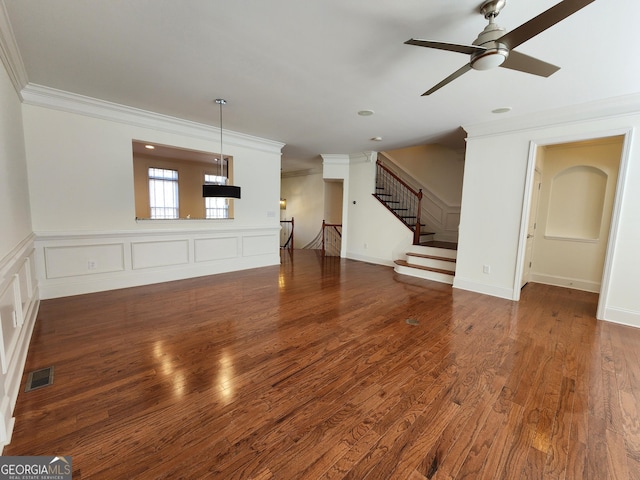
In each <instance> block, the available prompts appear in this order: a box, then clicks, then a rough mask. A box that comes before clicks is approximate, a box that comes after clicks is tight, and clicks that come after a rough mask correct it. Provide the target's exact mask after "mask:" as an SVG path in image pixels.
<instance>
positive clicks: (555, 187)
mask: <svg viewBox="0 0 640 480" xmlns="http://www.w3.org/2000/svg"><path fill="white" fill-rule="evenodd" d="M607 182H608V175H607V173H606V172H604V171H603V170H601V169H600V168H597V167H594V166H590V165H576V166H573V167H569V168H567V169H565V170H562V171H561V172H558V173H557V174H556V175H555V176H554V177H553V180H552V184H551V194H550V196H549V210H548V211H549V216H548V219H547V225H546V231H545V236H547V237H554V238H566V239H572V240H584V241H596V240H598V238H599V236H600V227H601V225H602V215H603V210H604V205H605V198H606V197H605V196H606V192H607Z"/></svg>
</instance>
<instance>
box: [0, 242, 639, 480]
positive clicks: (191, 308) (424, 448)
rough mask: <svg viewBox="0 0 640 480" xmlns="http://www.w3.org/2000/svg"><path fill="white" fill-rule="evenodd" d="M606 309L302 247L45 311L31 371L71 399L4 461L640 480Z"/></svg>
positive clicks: (97, 479) (192, 470)
mask: <svg viewBox="0 0 640 480" xmlns="http://www.w3.org/2000/svg"><path fill="white" fill-rule="evenodd" d="M597 301H598V298H597V295H595V294H592V293H588V292H579V291H576V290H568V289H564V288H558V287H552V286H547V285H538V284H528V285H527V286H526V287H524V289H523V290H522V295H521V300H520V302H511V301H508V300H504V299H499V298H493V297H489V296H484V295H480V294H476V293H473V292H468V291H463V290H459V289H452V287H451V286H450V285H445V284H439V283H434V282H431V281H428V280H421V279H416V278H404V277H403V276H401V275H398V274H396V273H395V272H393V270H392V269H391V268H389V267H386V266H380V265H372V264H368V263H364V262H356V261H350V260H345V259H340V258H337V257H328V258H323V257H322V256H320V255H318V254H317V252H315V251H298V250H296V251H294V252H293V254H290V253H289V252H287V253H286V254H284V255H283V256H282V264H281V265H280V266H274V267H266V268H259V269H253V270H246V271H239V272H233V273H228V274H221V275H214V276H208V277H201V278H194V279H187V280H183V281H178V282H169V283H161V284H157V285H147V286H143V287H136V288H131V289H123V290H114V291H110V292H102V293H97V294H90V295H80V296H75V297H68V298H60V299H54V300H46V301H42V302H41V305H40V311H39V313H38V318H37V322H36V326H35V329H34V333H33V337H32V341H31V345H30V349H29V353H28V357H27V362H26V367H25V370H26V372H29V371H31V370H35V369H38V368H42V367H45V366H51V365H53V366H55V372H56V373H55V382H54V384H53V385H51V386H48V387H46V388H42V389H39V390H34V391H32V392H28V393H25V392H21V393H20V395H19V397H18V402H17V404H16V407H15V412H14V414H15V418H16V421H15V427H14V431H13V437H12V439H11V443H10V444H9V445H7V446H6V447H5V448H4V451H3V454H4V455H51V454H61V455H71V456H72V457H73V465H74V472H73V475H74V479H75V480H83V479H85V480H86V479H91V480H103V479H104V480H112V479H113V478H136V479H142V480H146V479H149V480H156V479H179V478H185V479H200V478H202V479H204V478H213V479H224V480H228V479H242V480H246V479H256V480H271V479H286V480H290V479H291V480H295V479H304V480H308V479H315V478H324V479H342V478H352V479H358V480H362V479H365V478H367V479H373V480H377V479H384V480H387V479H391V478H398V479H407V478H408V479H411V480H434V479H441V480H442V479H445V480H458V479H463V478H465V479H473V480H478V479H491V480H495V479H499V478H505V479H506V478H509V479H511V478H541V479H544V480H552V479H553V480H562V479H570V480H573V479H578V478H579V479H591V478H593V479H598V480H601V479H608V478H612V479H613V478H615V479H623V478H629V479H633V480H640V478H639V477H640V475H639V474H638V470H639V467H640V420H639V418H638V416H639V414H640V412H639V410H640V408H639V407H638V405H640V330H638V329H633V328H630V327H624V326H621V325H615V324H608V323H603V322H599V321H597V320H596V319H595V317H594V315H595V311H596V307H597ZM407 320H412V321H411V322H409V323H408V322H407ZM26 372H25V377H26ZM24 380H25V379H24V378H23V381H24Z"/></svg>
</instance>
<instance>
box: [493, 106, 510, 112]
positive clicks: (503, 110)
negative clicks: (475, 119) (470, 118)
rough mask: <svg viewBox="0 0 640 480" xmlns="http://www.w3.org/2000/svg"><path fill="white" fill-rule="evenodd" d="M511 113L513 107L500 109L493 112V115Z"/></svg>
mask: <svg viewBox="0 0 640 480" xmlns="http://www.w3.org/2000/svg"><path fill="white" fill-rule="evenodd" d="M510 111H511V107H500V108H496V109H495V110H491V113H508V112H510Z"/></svg>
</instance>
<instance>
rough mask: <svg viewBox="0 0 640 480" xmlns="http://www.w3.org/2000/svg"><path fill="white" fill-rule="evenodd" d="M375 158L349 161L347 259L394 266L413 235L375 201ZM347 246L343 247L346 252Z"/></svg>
mask: <svg viewBox="0 0 640 480" xmlns="http://www.w3.org/2000/svg"><path fill="white" fill-rule="evenodd" d="M375 159H376V154H375V153H371V154H369V155H352V156H350V159H349V178H348V179H346V181H348V189H347V188H345V190H344V195H345V203H346V205H347V215H346V216H347V218H348V221H345V220H344V218H343V237H344V231H345V230H346V232H347V239H348V241H347V242H346V254H345V256H346V257H347V258H352V259H355V260H362V261H366V262H371V263H378V264H381V265H389V266H391V265H393V261H394V260H396V259H398V258H401V257H402V256H403V255H404V253H405V252H406V249H407V247H408V246H409V245H411V243H412V240H413V233H412V232H411V230H409V229H408V228H407V227H406V226H404V225H403V224H402V222H400V221H399V220H398V219H397V218H396V217H395V215H394V214H393V213H391V212H390V211H389V210H388V209H387V208H386V207H385V206H384V205H382V204H381V203H380V202H379V201H378V200H376V199H375V198H374V197H373V193H374V192H375V179H376V163H375ZM344 247H345V245H344V243H343V250H344V249H345V248H344Z"/></svg>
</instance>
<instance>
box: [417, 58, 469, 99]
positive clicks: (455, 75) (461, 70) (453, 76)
mask: <svg viewBox="0 0 640 480" xmlns="http://www.w3.org/2000/svg"><path fill="white" fill-rule="evenodd" d="M469 70H471V64H470V63H467V64H466V65H465V66H464V67H462V68H459V69H458V70H456V71H455V72H453V73H452V74H451V75H449V76H448V77H447V78H445V79H444V80H442V81H441V82H440V83H438V84H437V85H435V86H434V87H431V88H430V89H429V90H427V91H426V92H424V93H423V94H422V96H423V97H424V96H425V95H431V94H432V93H433V92H435V91H436V90H440V89H441V88H442V87H444V86H445V85H446V84H447V83H449V82H452V81H454V80H455V79H456V78H458V77H459V76H461V75H462V74H464V73H467V72H468V71H469Z"/></svg>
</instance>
